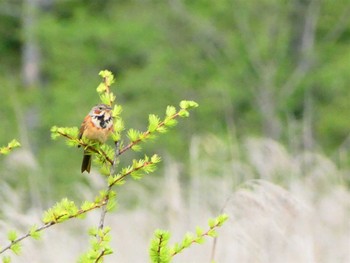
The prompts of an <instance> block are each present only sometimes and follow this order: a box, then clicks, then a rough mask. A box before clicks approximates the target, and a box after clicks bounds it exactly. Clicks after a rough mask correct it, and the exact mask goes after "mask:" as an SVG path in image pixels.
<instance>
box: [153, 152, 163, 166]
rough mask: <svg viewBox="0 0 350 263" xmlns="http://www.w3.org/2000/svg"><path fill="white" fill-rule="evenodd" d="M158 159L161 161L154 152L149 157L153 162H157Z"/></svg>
mask: <svg viewBox="0 0 350 263" xmlns="http://www.w3.org/2000/svg"><path fill="white" fill-rule="evenodd" d="M160 161H161V158H160V157H159V156H158V155H157V154H154V155H153V156H152V157H151V162H152V163H154V164H156V163H159V162H160Z"/></svg>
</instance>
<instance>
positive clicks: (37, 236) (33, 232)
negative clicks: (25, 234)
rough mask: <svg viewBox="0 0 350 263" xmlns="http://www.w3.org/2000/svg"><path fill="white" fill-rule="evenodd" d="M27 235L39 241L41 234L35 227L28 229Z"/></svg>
mask: <svg viewBox="0 0 350 263" xmlns="http://www.w3.org/2000/svg"><path fill="white" fill-rule="evenodd" d="M29 235H30V236H31V237H32V238H34V239H36V240H39V239H40V237H41V233H40V232H39V231H38V227H37V226H36V225H34V226H32V227H31V228H30V230H29Z"/></svg>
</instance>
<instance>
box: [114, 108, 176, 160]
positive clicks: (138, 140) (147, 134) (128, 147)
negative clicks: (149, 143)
mask: <svg viewBox="0 0 350 263" xmlns="http://www.w3.org/2000/svg"><path fill="white" fill-rule="evenodd" d="M180 115H181V110H180V111H178V112H177V113H175V114H173V115H172V116H170V117H168V118H167V119H166V120H164V121H162V122H160V123H159V124H158V126H157V128H156V129H155V130H154V131H153V132H151V131H150V130H147V131H145V132H143V133H142V134H141V136H140V137H139V138H138V139H137V140H135V141H132V142H130V143H129V144H128V145H127V146H125V147H124V148H123V149H121V150H120V151H119V154H118V155H121V154H123V153H124V152H126V151H127V150H129V149H130V148H132V147H133V146H135V145H136V144H138V143H140V142H141V141H142V140H145V139H147V137H149V136H150V135H151V134H153V133H155V131H157V130H158V129H159V128H162V127H164V126H165V125H166V123H167V121H169V120H173V119H176V118H177V117H179V116H180Z"/></svg>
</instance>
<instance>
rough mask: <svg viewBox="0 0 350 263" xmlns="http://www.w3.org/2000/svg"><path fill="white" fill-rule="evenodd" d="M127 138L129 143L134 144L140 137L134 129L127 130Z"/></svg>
mask: <svg viewBox="0 0 350 263" xmlns="http://www.w3.org/2000/svg"><path fill="white" fill-rule="evenodd" d="M127 136H128V138H129V140H130V141H132V142H134V141H137V140H138V139H139V137H140V132H139V131H137V130H135V129H129V130H128V132H127Z"/></svg>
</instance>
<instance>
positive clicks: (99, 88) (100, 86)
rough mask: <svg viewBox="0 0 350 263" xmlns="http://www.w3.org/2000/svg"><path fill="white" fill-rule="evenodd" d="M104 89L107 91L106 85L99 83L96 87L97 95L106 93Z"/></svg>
mask: <svg viewBox="0 0 350 263" xmlns="http://www.w3.org/2000/svg"><path fill="white" fill-rule="evenodd" d="M106 89H107V86H106V84H104V83H100V85H98V87H97V89H96V91H97V92H98V93H103V92H105V91H106Z"/></svg>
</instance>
